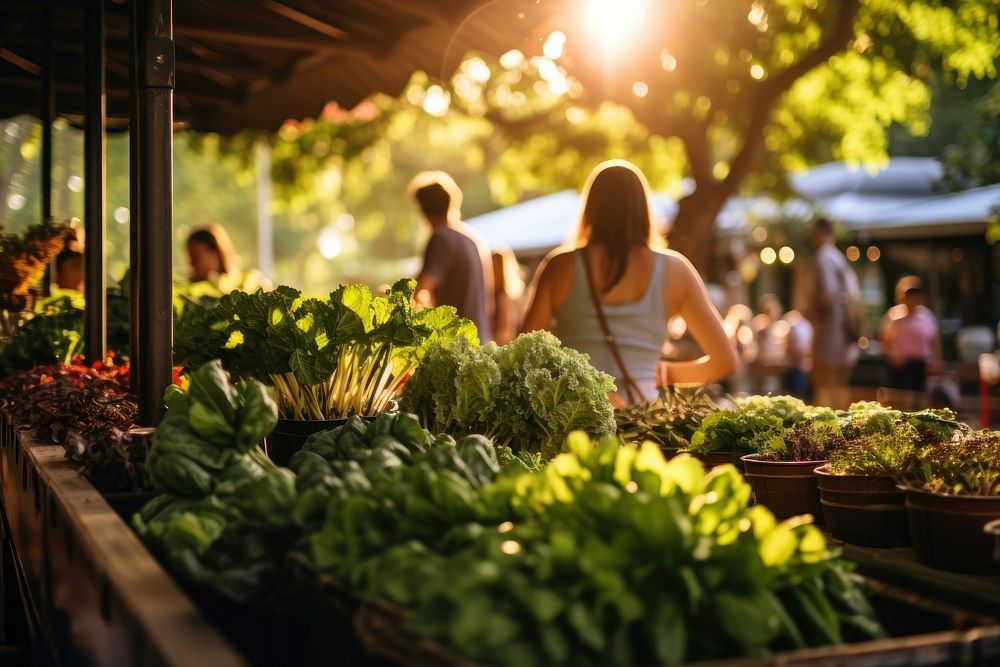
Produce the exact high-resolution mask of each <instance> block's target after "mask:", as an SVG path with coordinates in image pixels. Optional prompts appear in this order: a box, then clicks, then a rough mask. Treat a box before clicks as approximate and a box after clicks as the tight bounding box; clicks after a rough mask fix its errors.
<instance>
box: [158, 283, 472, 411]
mask: <svg viewBox="0 0 1000 667" xmlns="http://www.w3.org/2000/svg"><path fill="white" fill-rule="evenodd" d="M414 287H415V283H414V281H412V280H400V281H399V282H397V283H396V284H395V285H393V286H392V287H391V288H390V289H389V291H388V293H387V294H385V295H384V296H373V295H372V293H371V292H370V291H369V290H368V288H367V287H365V286H363V285H344V286H341V287H340V288H339V289H337V290H336V291H335V292H333V293H332V294H330V297H329V298H328V299H312V298H304V297H302V295H301V293H300V292H299V291H298V290H295V289H292V288H290V287H278V288H277V289H275V290H274V291H271V292H265V291H263V290H258V291H257V292H254V293H253V294H248V293H246V292H233V293H231V294H228V295H226V296H224V297H222V299H220V301H219V303H218V305H217V306H215V307H214V308H211V309H207V310H203V311H201V312H196V313H192V314H191V315H190V316H189V317H187V318H186V320H185V322H184V324H183V326H179V327H178V329H177V332H176V338H177V341H176V343H175V347H174V350H175V354H176V356H177V358H178V359H179V360H180V361H181V362H182V363H183V364H184V365H185V366H187V367H189V368H197V367H198V366H200V365H201V364H203V363H205V362H207V361H208V360H209V359H212V358H216V357H218V358H219V359H221V360H222V363H223V366H224V367H225V368H226V369H227V370H228V371H230V372H232V373H235V374H237V375H240V376H251V377H255V378H257V379H258V380H260V381H262V382H265V383H266V384H269V385H272V386H274V390H275V395H276V398H277V401H278V408H279V413H280V415H281V417H282V418H285V419H337V418H342V417H348V416H351V415H355V414H359V415H374V414H379V413H381V412H384V411H385V410H387V409H388V407H389V404H390V402H391V401H392V400H393V399H394V398H395V397H396V396H397V395H398V393H399V391H400V389H401V388H402V386H403V384H405V382H406V380H407V378H408V377H409V375H410V374H411V373H412V372H413V370H414V368H416V366H417V363H418V361H419V359H420V357H421V355H422V354H423V352H424V349H425V347H426V346H427V345H428V344H430V343H431V342H432V341H435V340H445V341H446V340H451V339H454V338H464V339H466V340H468V341H471V342H473V343H475V342H478V338H477V335H476V331H475V326H474V325H473V324H472V323H470V322H469V321H468V320H464V319H462V318H459V317H458V316H457V315H456V314H455V310H454V308H451V307H448V306H442V307H439V308H434V309H430V310H423V311H416V310H414V309H413V307H412V305H411V304H412V296H413V290H414Z"/></svg>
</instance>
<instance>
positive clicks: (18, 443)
mask: <svg viewBox="0 0 1000 667" xmlns="http://www.w3.org/2000/svg"><path fill="white" fill-rule="evenodd" d="M3 421H4V424H3V427H2V429H0V431H2V433H3V438H2V446H3V447H2V449H3V455H2V457H0V459H2V478H0V479H2V482H0V483H2V494H0V495H2V500H3V507H2V509H3V516H4V535H5V537H6V538H7V539H9V540H10V543H11V546H12V548H13V552H14V554H15V557H14V561H15V563H16V569H17V575H18V578H19V580H20V584H21V585H20V588H21V591H22V593H23V594H24V596H25V601H26V607H28V614H29V617H30V621H29V623H30V625H31V627H32V629H33V630H34V631H36V636H35V637H34V641H33V643H34V650H35V651H36V652H38V651H41V652H43V653H44V654H45V657H44V658H42V656H38V657H39V658H41V659H42V660H43V661H44V662H46V663H47V662H52V663H53V664H62V665H137V666H147V665H148V666H150V667H171V666H177V667H196V666H198V665H205V666H206V667H207V666H212V667H244V666H245V665H246V664H247V663H246V661H245V659H244V658H243V657H242V655H241V654H240V653H239V652H238V651H237V650H236V649H235V648H234V647H233V646H232V645H231V644H230V643H229V642H228V641H226V639H225V638H223V637H222V635H221V634H220V633H219V632H218V631H217V630H216V629H215V627H214V626H213V625H212V624H211V623H210V622H208V621H207V620H206V619H205V617H204V616H203V615H202V613H201V612H200V611H199V610H198V608H197V607H196V606H195V605H194V603H193V602H192V601H191V600H190V599H189V598H188V597H187V595H185V594H184V593H183V592H182V591H181V589H180V588H179V587H178V586H177V584H176V583H175V582H174V581H173V580H172V579H171V577H170V576H169V575H168V574H167V573H166V571H164V570H163V568H162V567H161V566H160V565H159V563H158V562H157V561H156V559H155V558H153V556H152V554H150V553H149V552H148V551H147V550H146V548H145V547H144V546H143V545H142V543H141V542H140V541H139V539H138V537H136V535H135V534H134V533H133V532H132V531H131V530H130V529H129V527H128V526H127V525H126V524H125V522H124V521H123V520H122V519H121V517H120V516H119V515H118V514H117V513H116V512H115V511H114V510H113V509H112V508H111V506H110V505H108V503H107V502H106V500H105V499H104V497H103V496H101V494H100V493H99V492H98V491H97V490H96V489H95V488H94V487H93V486H92V485H91V484H90V483H89V482H87V480H85V479H84V478H82V477H81V476H80V475H79V474H78V472H77V471H76V469H75V468H74V467H73V466H72V464H70V463H69V462H68V461H67V460H66V459H65V453H64V450H63V448H62V447H60V446H53V445H48V444H43V443H37V442H35V441H34V440H33V439H32V438H31V437H30V435H29V434H28V433H26V432H25V431H23V430H22V431H15V430H13V429H11V427H10V425H9V423H7V422H6V420H5V419H4V420H3ZM6 575H7V573H4V576H5V580H6Z"/></svg>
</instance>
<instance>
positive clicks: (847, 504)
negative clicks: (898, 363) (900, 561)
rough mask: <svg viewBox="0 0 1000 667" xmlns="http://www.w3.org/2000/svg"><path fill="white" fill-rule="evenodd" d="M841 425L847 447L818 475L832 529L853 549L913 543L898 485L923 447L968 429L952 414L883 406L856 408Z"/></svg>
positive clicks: (867, 405)
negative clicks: (897, 481) (909, 410)
mask: <svg viewBox="0 0 1000 667" xmlns="http://www.w3.org/2000/svg"><path fill="white" fill-rule="evenodd" d="M840 423H841V430H842V432H843V434H844V436H845V437H846V438H847V443H846V445H845V446H844V447H842V448H840V449H837V450H835V451H833V452H831V453H830V463H829V464H825V465H822V466H819V467H817V468H816V470H815V471H814V472H815V473H816V476H817V478H818V485H819V493H820V502H821V503H822V504H823V515H824V517H825V520H826V526H827V530H829V531H830V533H831V534H832V535H833V536H834V537H836V538H838V539H841V540H844V541H845V542H849V543H851V544H861V545H865V546H875V547H890V546H898V545H906V544H909V530H908V526H907V520H906V507H905V504H904V494H903V492H902V491H901V490H900V489H899V488H898V487H897V483H896V480H897V479H898V478H900V477H902V476H904V475H905V474H906V473H907V471H908V470H910V469H911V468H912V466H913V465H914V463H915V461H916V454H917V451H918V450H919V448H920V447H922V446H925V445H930V444H936V443H939V442H942V441H944V440H947V439H949V438H951V437H952V435H953V434H954V433H955V432H956V431H958V430H961V429H962V428H963V426H962V425H961V424H959V423H958V422H957V421H955V413H953V412H951V411H950V410H923V411H920V412H911V413H904V412H900V411H898V410H893V409H890V408H885V407H883V406H881V405H879V404H878V403H855V404H854V405H852V406H851V407H850V409H849V410H848V411H847V413H845V414H844V415H843V416H842V417H841V419H840Z"/></svg>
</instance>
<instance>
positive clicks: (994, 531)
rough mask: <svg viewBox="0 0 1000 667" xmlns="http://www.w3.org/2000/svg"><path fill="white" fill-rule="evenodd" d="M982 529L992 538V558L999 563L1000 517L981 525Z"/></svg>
mask: <svg viewBox="0 0 1000 667" xmlns="http://www.w3.org/2000/svg"><path fill="white" fill-rule="evenodd" d="M983 531H984V532H985V533H986V534H987V535H989V536H991V537H992V538H993V543H994V547H993V560H995V561H997V562H998V563H1000V519H997V520H996V521H990V522H989V523H988V524H986V526H984V527H983Z"/></svg>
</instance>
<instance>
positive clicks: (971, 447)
mask: <svg viewBox="0 0 1000 667" xmlns="http://www.w3.org/2000/svg"><path fill="white" fill-rule="evenodd" d="M916 458H917V462H916V465H915V466H914V467H913V469H912V470H911V471H909V472H908V473H907V474H906V475H905V476H904V480H905V481H906V482H908V483H910V484H912V485H914V486H917V487H920V488H923V489H926V490H928V491H933V492H935V493H947V494H955V495H964V496H1000V432H997V431H988V430H982V431H966V432H962V433H960V434H958V435H956V436H955V438H954V439H953V440H947V441H945V442H940V443H938V444H935V445H928V446H926V447H924V448H922V449H921V450H919V451H918V452H917V455H916Z"/></svg>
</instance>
